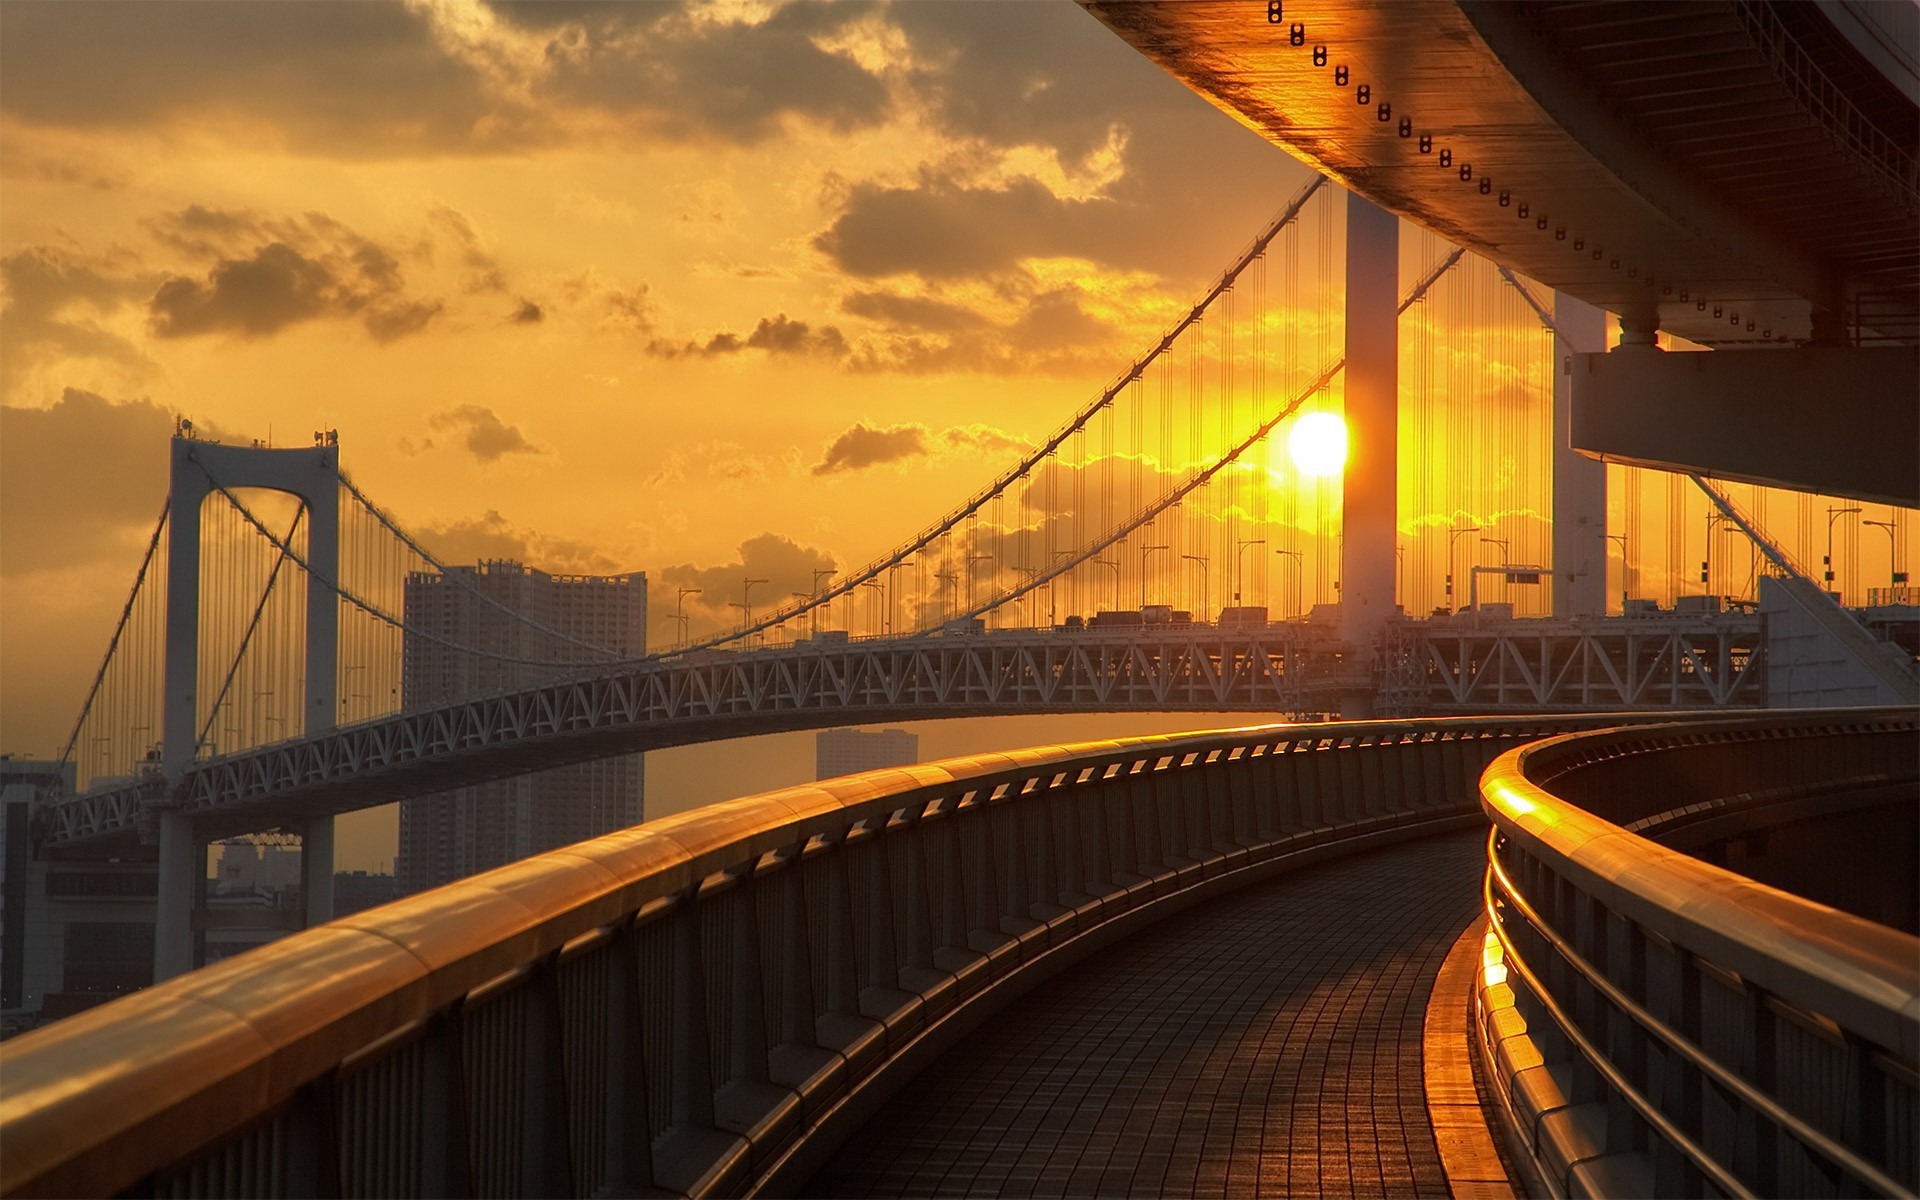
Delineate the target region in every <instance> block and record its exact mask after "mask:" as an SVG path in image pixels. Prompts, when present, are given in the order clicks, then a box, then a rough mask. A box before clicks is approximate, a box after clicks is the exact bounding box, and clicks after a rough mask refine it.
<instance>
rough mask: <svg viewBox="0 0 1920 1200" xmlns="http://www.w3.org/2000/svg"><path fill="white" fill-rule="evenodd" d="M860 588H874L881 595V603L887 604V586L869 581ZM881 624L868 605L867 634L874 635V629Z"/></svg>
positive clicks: (874, 580) (871, 607)
mask: <svg viewBox="0 0 1920 1200" xmlns="http://www.w3.org/2000/svg"><path fill="white" fill-rule="evenodd" d="M860 586H861V587H863V588H872V589H873V590H874V591H876V592H878V593H880V597H879V599H880V602H883V603H884V602H885V599H886V595H887V589H886V586H885V585H884V584H882V583H881V582H880V581H879V580H877V579H869V580H867V581H866V582H865V583H862V584H861V585H860ZM879 623H880V622H879V620H878V619H877V618H876V617H875V616H874V614H873V606H872V605H868V606H867V632H868V634H869V635H871V634H872V632H873V627H874V626H875V625H878V624H879Z"/></svg>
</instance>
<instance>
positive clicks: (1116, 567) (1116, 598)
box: [1093, 558, 1120, 612]
mask: <svg viewBox="0 0 1920 1200" xmlns="http://www.w3.org/2000/svg"><path fill="white" fill-rule="evenodd" d="M1093 561H1095V562H1097V563H1099V564H1100V565H1101V566H1103V567H1112V568H1113V610H1114V611H1115V612H1119V611H1120V564H1119V563H1117V562H1115V561H1113V560H1112V559H1111V558H1096V559H1094V560H1093Z"/></svg>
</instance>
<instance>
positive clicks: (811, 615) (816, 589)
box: [807, 567, 833, 633]
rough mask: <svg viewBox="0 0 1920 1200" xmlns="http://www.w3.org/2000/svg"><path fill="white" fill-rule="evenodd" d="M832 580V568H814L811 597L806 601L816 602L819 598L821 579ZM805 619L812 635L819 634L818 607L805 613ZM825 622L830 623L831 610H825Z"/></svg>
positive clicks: (831, 617) (831, 618)
mask: <svg viewBox="0 0 1920 1200" xmlns="http://www.w3.org/2000/svg"><path fill="white" fill-rule="evenodd" d="M832 578H833V568H832V567H815V568H814V569H813V595H812V596H809V597H808V599H810V600H818V599H819V598H820V581H821V580H822V579H832ZM807 617H808V621H807V623H808V625H809V627H810V628H811V629H812V631H813V632H814V633H819V632H820V610H819V608H818V607H815V608H814V609H812V610H811V611H809V612H808V613H807ZM827 620H829V621H831V620H833V610H832V609H828V610H827Z"/></svg>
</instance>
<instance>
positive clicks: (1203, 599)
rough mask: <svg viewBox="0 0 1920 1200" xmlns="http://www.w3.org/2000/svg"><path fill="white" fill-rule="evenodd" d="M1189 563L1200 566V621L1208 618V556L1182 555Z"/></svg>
mask: <svg viewBox="0 0 1920 1200" xmlns="http://www.w3.org/2000/svg"><path fill="white" fill-rule="evenodd" d="M1180 557H1181V558H1184V559H1186V560H1187V561H1188V562H1197V563H1199V564H1200V619H1201V620H1203V621H1204V620H1206V618H1207V556H1206V555H1204V554H1182V555H1181V556H1180Z"/></svg>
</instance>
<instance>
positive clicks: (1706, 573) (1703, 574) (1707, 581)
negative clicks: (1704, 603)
mask: <svg viewBox="0 0 1920 1200" xmlns="http://www.w3.org/2000/svg"><path fill="white" fill-rule="evenodd" d="M1733 523H1734V520H1733V518H1732V517H1729V516H1727V515H1726V514H1725V513H1717V512H1714V511H1712V510H1711V509H1709V510H1708V512H1707V545H1706V549H1705V550H1704V551H1703V552H1702V553H1703V554H1704V555H1705V557H1704V558H1702V559H1701V560H1700V590H1701V591H1702V592H1705V593H1707V594H1708V595H1711V594H1712V593H1713V531H1714V528H1715V527H1716V526H1720V525H1732V524H1733Z"/></svg>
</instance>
